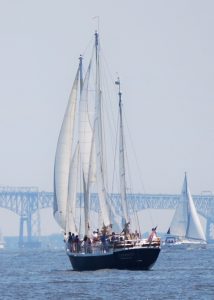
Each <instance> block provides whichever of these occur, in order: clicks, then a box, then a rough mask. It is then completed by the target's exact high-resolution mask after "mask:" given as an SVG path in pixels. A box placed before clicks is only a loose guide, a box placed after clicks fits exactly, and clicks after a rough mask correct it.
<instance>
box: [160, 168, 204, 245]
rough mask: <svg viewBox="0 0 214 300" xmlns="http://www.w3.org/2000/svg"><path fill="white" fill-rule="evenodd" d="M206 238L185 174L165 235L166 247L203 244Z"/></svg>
mask: <svg viewBox="0 0 214 300" xmlns="http://www.w3.org/2000/svg"><path fill="white" fill-rule="evenodd" d="M205 243H206V237H205V234H204V231H203V229H202V226H201V223H200V219H199V216H198V214H197V211H196V207H195V204H194V202H193V199H192V196H191V193H190V190H189V187H188V182H187V174H186V173H185V177H184V182H183V188H182V193H181V196H180V200H179V204H178V206H177V208H176V210H175V213H174V216H173V219H172V222H171V225H170V227H169V230H168V232H167V235H166V239H165V244H166V245H181V244H205Z"/></svg>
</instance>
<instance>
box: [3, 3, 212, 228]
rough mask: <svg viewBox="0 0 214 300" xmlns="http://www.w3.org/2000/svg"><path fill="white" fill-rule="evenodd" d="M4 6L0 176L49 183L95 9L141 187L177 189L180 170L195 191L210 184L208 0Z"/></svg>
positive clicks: (13, 181) (8, 182) (15, 182)
mask: <svg viewBox="0 0 214 300" xmlns="http://www.w3.org/2000/svg"><path fill="white" fill-rule="evenodd" d="M0 6H1V10H0V66H1V67H0V82H1V88H0V105H1V109H0V137H1V146H0V185H1V186H36V187H38V188H39V190H40V191H53V166H54V156H55V150H56V143H57V138H58V134H59V130H60V126H61V122H62V119H63V115H64V111H65V107H66V104H67V101H68V95H69V93H70V89H71V85H72V81H73V79H74V76H75V72H76V67H77V62H78V57H79V55H80V54H81V53H82V51H84V49H85V48H86V46H87V43H88V42H89V41H90V39H91V36H92V35H93V33H94V31H95V29H97V19H94V18H93V17H94V16H99V32H100V37H101V40H102V47H103V49H104V52H105V56H106V57H107V58H108V63H109V64H110V66H111V71H112V72H113V73H115V74H117V73H119V74H120V78H121V82H122V86H123V95H124V96H123V97H124V110H125V112H126V116H127V122H128V124H129V130H130V131H131V133H132V140H133V143H134V147H135V151H136V155H137V159H138V164H139V167H140V169H141V175H142V181H143V190H141V187H139V188H138V190H137V192H147V193H176V194H177V193H180V191H181V187H182V182H183V177H184V172H185V171H186V172H187V174H188V178H189V185H190V190H191V192H192V194H200V193H201V192H203V191H214V159H213V153H214V122H213V115H214V87H213V79H214V40H213V28H214V18H213V10H214V2H213V1H211V0H210V1H209V0H205V1H199V0H179V1H177V0H175V1H171V0H162V1H160V0H154V1H144V0H135V1H128V0H117V1H113V0H108V1H98V0H90V1H86V0H85V1H83V0H80V1H70V0H63V1H59V0H46V1H42V0H37V1H33V0H30V1H29V0H19V1H15V0H9V1H6V0H0ZM6 214H7V212H6V211H5V210H2V209H0V216H1V215H3V216H6ZM10 214H11V213H10ZM0 228H1V222H0Z"/></svg>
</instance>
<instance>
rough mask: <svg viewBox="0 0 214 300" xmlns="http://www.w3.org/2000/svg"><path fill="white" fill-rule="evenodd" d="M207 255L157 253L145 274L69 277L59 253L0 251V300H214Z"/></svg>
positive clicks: (213, 262)
mask: <svg viewBox="0 0 214 300" xmlns="http://www.w3.org/2000/svg"><path fill="white" fill-rule="evenodd" d="M213 254H214V247H212V245H209V246H206V247H202V248H187V249H175V248H167V249H164V248H163V249H162V251H161V254H160V256H159V258H158V261H157V262H156V264H155V265H154V267H153V269H152V270H151V271H120V270H99V271H93V272H74V271H72V270H71V266H70V262H69V259H68V257H67V256H66V255H65V253H64V251H63V250H28V251H27V250H22V251H15V250H14V251H12V250H3V251H0V299H3V300H7V299H41V300H42V299H54V300H55V299H60V300H64V299H87V300H88V299H97V300H98V299H100V300H101V299H110V300H113V299H123V300H125V299H133V300H135V299H170V300H171V299H180V300H183V299H206V300H207V299H214V255H213Z"/></svg>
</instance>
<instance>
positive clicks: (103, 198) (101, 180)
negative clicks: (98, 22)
mask: <svg viewBox="0 0 214 300" xmlns="http://www.w3.org/2000/svg"><path fill="white" fill-rule="evenodd" d="M95 50H96V93H95V119H94V130H95V148H96V169H97V176H96V178H97V187H98V194H99V202H100V209H101V213H102V218H103V225H105V226H108V225H109V224H110V217H109V210H108V206H107V192H106V187H105V174H104V160H103V134H102V109H101V88H100V64H99V39H98V32H97V31H96V32H95Z"/></svg>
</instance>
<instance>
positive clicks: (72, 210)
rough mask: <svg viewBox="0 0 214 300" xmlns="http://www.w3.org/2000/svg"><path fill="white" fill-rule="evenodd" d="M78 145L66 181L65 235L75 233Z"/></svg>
mask: <svg viewBox="0 0 214 300" xmlns="http://www.w3.org/2000/svg"><path fill="white" fill-rule="evenodd" d="M79 157H80V155H79V144H77V146H76V149H75V152H74V155H73V158H72V161H71V165H70V174H69V181H68V200H67V208H66V233H68V232H72V233H74V232H75V233H76V232H77V225H76V222H75V218H76V201H77V184H78V169H79Z"/></svg>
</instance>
